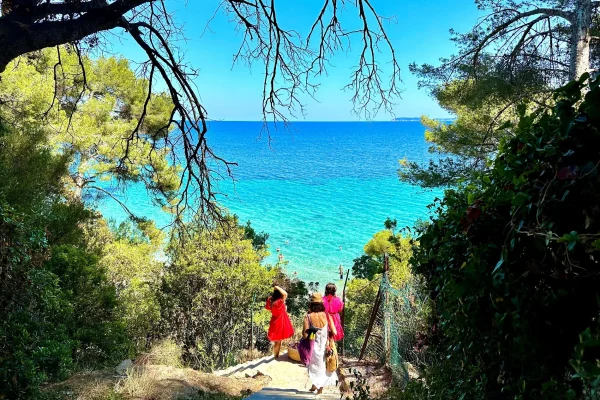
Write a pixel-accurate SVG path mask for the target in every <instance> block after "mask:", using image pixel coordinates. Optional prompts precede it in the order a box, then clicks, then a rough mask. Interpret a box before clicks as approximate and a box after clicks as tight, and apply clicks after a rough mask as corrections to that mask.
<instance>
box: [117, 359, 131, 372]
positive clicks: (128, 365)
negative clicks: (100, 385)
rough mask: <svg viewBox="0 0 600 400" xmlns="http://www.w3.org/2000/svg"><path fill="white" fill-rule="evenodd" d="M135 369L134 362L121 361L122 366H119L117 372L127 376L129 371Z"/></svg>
mask: <svg viewBox="0 0 600 400" xmlns="http://www.w3.org/2000/svg"><path fill="white" fill-rule="evenodd" d="M131 367H133V362H132V361H131V360H129V359H127V360H123V361H121V364H119V365H117V367H116V368H115V371H116V372H117V374H119V375H125V374H126V373H127V371H128V370H129V369H131Z"/></svg>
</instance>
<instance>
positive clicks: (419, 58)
mask: <svg viewBox="0 0 600 400" xmlns="http://www.w3.org/2000/svg"><path fill="white" fill-rule="evenodd" d="M218 3H219V2H218V0H202V1H200V0H188V1H185V0H170V1H169V2H168V5H169V10H170V11H172V12H173V13H174V16H175V18H176V20H177V22H178V23H180V24H183V26H184V31H185V36H186V38H187V39H188V41H187V42H185V43H179V46H180V47H183V48H185V51H186V56H185V59H186V61H187V62H188V63H190V64H191V65H193V66H194V67H195V68H197V69H199V71H200V74H199V76H198V78H197V80H196V84H197V85H198V89H199V93H200V96H201V99H202V102H203V104H204V105H205V107H206V108H207V109H208V113H209V117H210V118H211V119H217V120H227V121H251V120H260V119H261V95H262V75H261V70H260V67H259V66H258V65H257V66H256V67H255V68H253V69H252V70H250V69H249V68H248V67H247V66H245V65H243V64H236V65H232V61H233V55H234V53H235V52H236V51H237V49H238V46H239V44H240V42H241V37H242V36H241V33H237V32H236V31H235V28H234V24H233V23H231V22H229V17H228V16H227V15H225V13H224V12H222V11H220V12H217V13H216V14H215V10H216V8H217V6H218ZM348 3H352V2H351V1H349V2H348ZM372 3H373V5H374V6H375V7H376V9H377V11H378V12H379V14H380V15H383V16H395V18H396V19H397V23H395V24H388V25H387V32H388V34H389V36H390V39H391V41H392V44H393V46H394V48H395V50H396V53H397V57H398V61H399V63H400V67H401V79H402V83H401V88H402V90H403V93H402V98H401V99H400V100H398V101H397V102H396V105H395V107H394V110H395V111H394V113H395V115H396V116H397V117H418V116H420V115H422V114H426V115H429V116H431V117H447V116H449V115H448V114H447V113H446V112H445V111H444V110H442V109H441V108H440V107H439V106H438V105H437V104H436V102H435V101H434V100H433V99H431V98H430V96H429V95H428V94H427V93H426V92H425V91H424V90H419V89H418V87H417V78H416V77H415V76H414V75H412V74H411V73H410V71H409V70H408V65H409V64H410V63H412V62H417V63H418V64H421V63H434V64H435V63H436V62H437V60H438V59H439V58H440V57H444V56H449V55H451V54H453V53H455V47H454V44H453V43H452V42H451V41H450V34H449V29H450V28H454V29H456V30H458V31H461V32H464V31H467V30H469V29H470V28H471V27H472V26H473V25H474V23H475V22H476V20H477V18H478V17H479V16H480V13H479V11H478V10H477V9H476V7H475V4H474V0H404V1H400V0H372ZM322 4H323V0H276V8H277V13H278V18H279V19H280V21H281V23H282V25H283V26H285V27H290V28H292V29H295V30H297V31H298V32H300V33H301V34H303V35H305V34H306V33H307V32H308V29H309V28H310V26H311V25H312V22H313V21H314V19H315V17H316V16H317V15H318V12H319V10H320V7H321V6H322ZM356 13H357V12H356V9H355V8H354V7H353V6H350V5H347V6H346V15H347V17H342V23H343V22H344V18H347V19H346V21H348V22H349V23H350V24H352V23H353V22H354V21H355V18H356V17H355V16H354V15H353V14H356ZM213 15H214V18H213V19H212V21H211V22H210V24H209V29H205V27H206V25H207V22H208V21H209V20H210V19H211V17H213ZM350 26H351V25H349V26H348V27H350ZM354 47H357V46H354ZM114 50H115V51H116V52H122V53H124V54H125V55H126V56H128V57H129V58H133V59H139V58H140V57H141V53H140V50H139V49H138V48H136V46H135V44H133V43H129V42H125V43H123V45H122V46H121V45H118V46H115V49H114ZM331 61H332V64H333V67H330V68H329V75H328V76H327V77H326V78H325V79H322V80H321V81H320V82H319V83H321V87H320V89H319V91H318V92H317V96H316V97H317V100H318V101H314V100H312V99H310V98H307V99H306V100H305V104H306V110H307V115H306V117H305V118H301V117H300V118H299V119H304V120H309V121H352V120H358V119H359V117H358V116H356V115H354V114H353V113H352V104H351V101H350V99H351V93H349V92H347V91H344V90H342V88H343V87H344V85H345V84H347V83H348V81H349V77H350V72H351V68H352V66H353V65H355V63H356V61H357V55H356V52H355V51H351V52H349V53H340V54H337V55H336V56H335V57H334V58H333V59H332V60H331ZM390 118H391V116H390V115H389V114H385V113H381V114H379V115H378V116H377V117H376V118H374V119H375V120H390Z"/></svg>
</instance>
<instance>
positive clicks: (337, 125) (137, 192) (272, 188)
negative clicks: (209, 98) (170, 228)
mask: <svg viewBox="0 0 600 400" xmlns="http://www.w3.org/2000/svg"><path fill="white" fill-rule="evenodd" d="M261 127H262V123H261V122H213V123H211V125H210V130H209V134H208V140H209V144H210V145H211V146H212V148H213V149H214V150H215V152H216V154H218V155H219V156H222V157H224V158H225V159H227V160H228V161H232V162H237V163H238V167H235V168H234V177H235V179H236V182H235V183H233V182H231V181H222V182H220V183H219V185H218V186H219V191H220V192H222V193H225V194H227V197H224V196H222V197H221V198H220V199H221V201H222V203H223V204H224V205H225V206H226V207H227V208H229V210H230V211H231V212H232V213H235V214H237V215H238V216H239V217H240V220H241V222H245V221H247V220H250V221H251V222H252V225H253V227H254V228H255V229H256V230H258V231H265V232H267V233H269V241H268V243H269V245H270V251H271V253H272V254H271V256H270V257H269V258H268V259H267V263H271V264H275V263H276V262H277V252H276V248H278V247H279V248H280V251H281V253H282V254H283V255H284V260H286V261H288V262H289V264H288V265H287V267H286V269H287V271H288V273H290V274H293V273H294V272H297V274H298V276H299V277H300V278H301V279H304V280H306V281H318V282H322V283H323V282H327V281H334V282H337V281H338V280H339V274H338V269H339V265H340V264H342V265H343V266H344V268H345V269H346V268H350V267H351V266H352V260H353V259H354V258H356V257H358V256H360V255H361V254H362V249H363V246H364V245H365V243H366V242H367V241H368V240H369V239H370V238H371V236H372V235H373V234H374V233H375V232H377V231H379V230H381V229H383V222H384V221H385V219H386V218H387V217H390V218H392V219H394V218H395V219H397V220H398V227H404V226H412V224H413V223H414V222H415V220H417V219H418V218H424V217H427V215H428V209H427V207H426V206H427V205H428V204H430V203H431V202H432V201H433V199H434V198H435V197H436V196H441V194H442V192H441V191H424V190H423V189H420V188H417V187H412V186H410V185H406V184H404V183H401V182H400V181H399V179H398V175H397V170H398V166H399V164H398V160H399V159H402V158H404V157H407V158H409V159H411V160H415V161H426V160H428V159H429V158H430V154H429V153H428V152H427V147H428V145H427V143H426V142H425V140H424V134H423V132H424V128H423V126H422V125H421V124H420V123H419V122H418V121H401V122H298V123H293V124H292V126H291V128H290V130H288V131H284V130H283V129H282V127H280V128H279V130H275V129H273V128H272V129H271V131H270V136H271V141H270V143H269V140H268V137H267V134H266V133H265V132H263V133H262V135H261ZM122 199H123V201H124V202H125V203H126V204H127V205H128V206H129V207H130V208H131V209H132V210H133V211H134V212H136V213H138V214H140V215H143V216H146V217H150V218H153V219H154V220H156V221H157V223H158V224H159V226H161V225H164V224H166V223H167V222H168V221H169V217H168V215H166V214H164V213H163V212H162V211H160V210H159V209H157V208H156V207H153V206H152V205H151V203H150V202H149V200H148V198H147V196H146V193H145V190H144V189H143V187H140V186H134V187H131V188H129V189H128V190H127V191H126V193H124V194H123V195H122ZM99 209H100V211H102V212H103V213H104V215H105V216H106V217H108V218H112V219H115V220H117V221H121V220H124V219H125V218H126V214H125V213H124V212H123V210H122V209H121V208H120V207H119V206H118V205H117V204H116V203H115V202H114V201H109V200H106V201H103V202H101V203H100V204H99Z"/></svg>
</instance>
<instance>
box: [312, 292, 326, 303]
mask: <svg viewBox="0 0 600 400" xmlns="http://www.w3.org/2000/svg"><path fill="white" fill-rule="evenodd" d="M310 302H311V303H322V302H323V296H321V293H313V294H312V296H310Z"/></svg>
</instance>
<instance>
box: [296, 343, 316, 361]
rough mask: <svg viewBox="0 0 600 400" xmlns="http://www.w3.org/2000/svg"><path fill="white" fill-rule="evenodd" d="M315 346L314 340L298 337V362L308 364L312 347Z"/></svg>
mask: <svg viewBox="0 0 600 400" xmlns="http://www.w3.org/2000/svg"><path fill="white" fill-rule="evenodd" d="M314 347H315V341H314V340H310V339H308V338H306V339H304V338H303V339H300V341H299V342H298V354H300V362H301V363H302V364H304V365H308V363H309V362H310V358H311V357H312V353H313V348H314Z"/></svg>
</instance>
